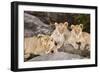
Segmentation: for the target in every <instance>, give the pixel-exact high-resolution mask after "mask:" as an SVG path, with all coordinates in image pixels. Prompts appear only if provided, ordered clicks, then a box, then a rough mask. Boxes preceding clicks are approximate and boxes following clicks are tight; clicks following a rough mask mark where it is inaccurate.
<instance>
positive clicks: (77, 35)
mask: <svg viewBox="0 0 100 73" xmlns="http://www.w3.org/2000/svg"><path fill="white" fill-rule="evenodd" d="M71 29H72V31H71V37H70V39H69V41H70V43H71V44H72V45H73V46H74V48H75V49H78V48H80V49H81V50H85V49H87V50H89V49H90V34H89V33H87V32H83V31H82V30H83V24H80V25H71Z"/></svg>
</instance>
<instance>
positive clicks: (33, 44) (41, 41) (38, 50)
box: [24, 35, 55, 58]
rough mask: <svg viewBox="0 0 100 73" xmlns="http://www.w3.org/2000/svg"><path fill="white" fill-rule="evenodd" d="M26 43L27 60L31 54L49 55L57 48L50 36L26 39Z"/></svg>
mask: <svg viewBox="0 0 100 73" xmlns="http://www.w3.org/2000/svg"><path fill="white" fill-rule="evenodd" d="M24 43H25V44H24V46H25V58H28V57H29V56H30V54H35V55H44V54H48V53H50V51H51V50H52V49H53V48H54V46H55V41H54V40H53V39H52V38H51V37H50V36H48V35H42V36H40V35H39V36H33V37H30V38H25V40H24Z"/></svg>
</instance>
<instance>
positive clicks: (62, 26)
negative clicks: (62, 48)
mask: <svg viewBox="0 0 100 73" xmlns="http://www.w3.org/2000/svg"><path fill="white" fill-rule="evenodd" d="M55 26H56V29H57V30H58V31H59V32H60V33H61V34H62V33H63V32H65V31H66V30H67V26H68V23H67V22H65V23H59V24H58V23H55Z"/></svg>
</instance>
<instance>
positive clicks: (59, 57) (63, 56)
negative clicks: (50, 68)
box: [28, 52, 83, 62]
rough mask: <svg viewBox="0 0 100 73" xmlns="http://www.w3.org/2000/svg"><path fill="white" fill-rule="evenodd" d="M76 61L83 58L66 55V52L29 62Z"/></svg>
mask: <svg viewBox="0 0 100 73" xmlns="http://www.w3.org/2000/svg"><path fill="white" fill-rule="evenodd" d="M74 59H83V57H81V56H79V55H75V54H70V53H64V52H58V53H55V54H48V55H43V56H37V57H35V58H33V59H31V60H29V61H28V62H31V61H50V60H51V61H52V60H74Z"/></svg>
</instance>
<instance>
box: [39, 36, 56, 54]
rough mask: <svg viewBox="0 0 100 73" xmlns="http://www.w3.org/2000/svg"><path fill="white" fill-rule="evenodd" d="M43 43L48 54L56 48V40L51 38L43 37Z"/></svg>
mask: <svg viewBox="0 0 100 73" xmlns="http://www.w3.org/2000/svg"><path fill="white" fill-rule="evenodd" d="M41 41H42V45H43V47H44V49H45V53H46V54H48V53H50V52H51V50H52V49H53V48H54V47H55V46H56V45H55V41H54V39H53V38H52V37H50V36H47V35H46V36H43V37H42V39H41Z"/></svg>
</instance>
